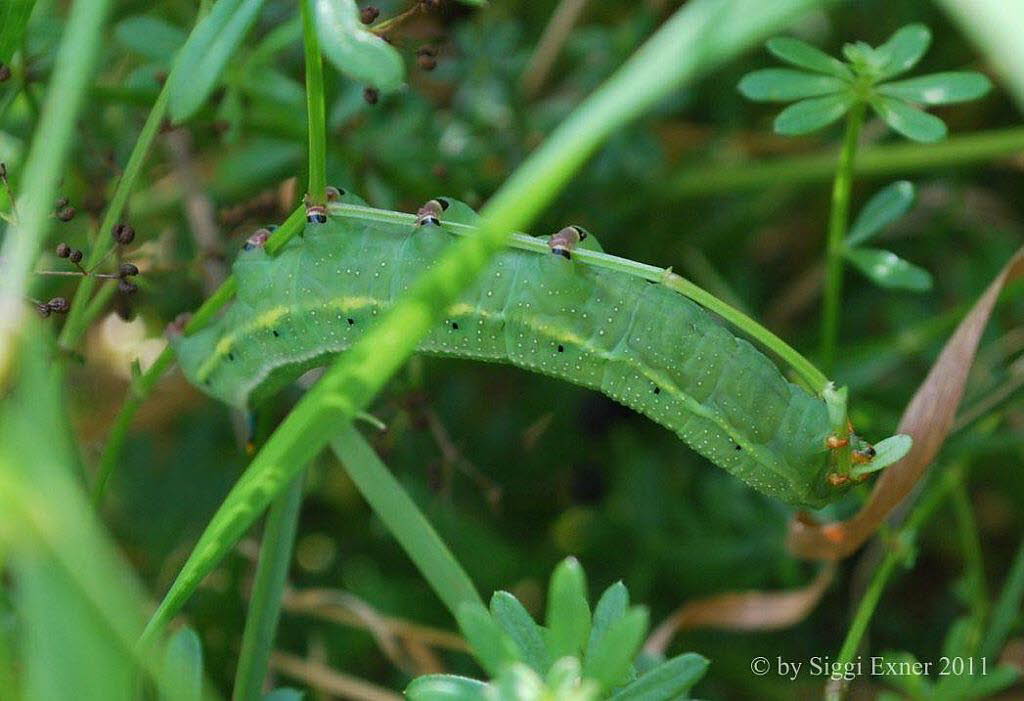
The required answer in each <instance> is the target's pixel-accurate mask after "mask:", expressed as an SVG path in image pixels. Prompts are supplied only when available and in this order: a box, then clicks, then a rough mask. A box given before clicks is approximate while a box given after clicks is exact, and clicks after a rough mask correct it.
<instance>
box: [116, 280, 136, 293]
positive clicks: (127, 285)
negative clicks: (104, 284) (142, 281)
mask: <svg viewBox="0 0 1024 701" xmlns="http://www.w3.org/2000/svg"><path fill="white" fill-rule="evenodd" d="M117 289H119V290H121V291H122V292H124V293H125V294H126V295H130V294H131V293H132V292H135V290H137V289H139V286H138V285H136V284H135V283H132V282H128V281H127V280H123V279H122V280H119V281H118V283H117Z"/></svg>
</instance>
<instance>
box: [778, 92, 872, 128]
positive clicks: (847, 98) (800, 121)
mask: <svg viewBox="0 0 1024 701" xmlns="http://www.w3.org/2000/svg"><path fill="white" fill-rule="evenodd" d="M852 104H853V97H852V96H851V95H849V94H848V93H840V94H837V95H826V96H825V97H812V98H810V99H807V100H801V101H800V102H794V103H793V104H792V105H790V106H789V107H787V108H786V109H784V110H782V112H780V113H779V116H777V117H776V118H775V124H774V127H775V131H776V132H777V133H779V134H786V135H789V136H795V135H797V134H807V133H808V132H812V131H816V130H818V129H821V128H822V127H826V126H828V125H829V124H831V123H832V122H834V121H836V120H837V119H839V118H840V117H842V116H843V115H844V114H846V111H847V110H848V109H850V105H852Z"/></svg>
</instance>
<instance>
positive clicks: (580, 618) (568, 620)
mask: <svg viewBox="0 0 1024 701" xmlns="http://www.w3.org/2000/svg"><path fill="white" fill-rule="evenodd" d="M547 624H548V648H549V649H550V650H551V656H552V658H553V659H556V660H557V659H558V658H560V657H565V656H566V655H573V656H576V657H579V655H580V654H581V652H582V651H583V646H584V644H586V642H587V638H588V636H589V635H590V605H589V604H588V603H587V581H586V576H585V575H584V574H583V568H582V567H581V566H580V563H579V561H578V560H577V559H576V558H574V557H567V558H565V559H564V560H562V562H561V563H560V564H559V565H558V567H556V568H555V572H554V574H553V575H551V585H550V587H549V589H548V611H547Z"/></svg>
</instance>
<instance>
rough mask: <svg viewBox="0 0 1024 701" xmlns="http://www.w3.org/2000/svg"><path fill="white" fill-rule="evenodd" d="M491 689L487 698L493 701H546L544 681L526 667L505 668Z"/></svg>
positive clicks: (513, 666)
mask: <svg viewBox="0 0 1024 701" xmlns="http://www.w3.org/2000/svg"><path fill="white" fill-rule="evenodd" d="M491 687H492V688H491V689H489V690H488V691H489V692H490V693H488V697H489V698H490V699H493V700H494V701H546V699H545V693H544V692H545V691H546V689H545V688H544V681H543V680H542V679H541V678H540V677H538V676H537V673H536V672H534V671H533V670H532V669H530V668H529V667H527V666H526V665H521V664H517V665H512V666H509V667H506V668H505V670H504V671H503V672H502V673H501V675H500V676H499V677H498V678H497V679H495V680H494V681H493V682H492V683H491ZM494 692H497V693H496V694H495V693H494ZM566 701H568V699H567V700H566Z"/></svg>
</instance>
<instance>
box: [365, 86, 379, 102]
mask: <svg viewBox="0 0 1024 701" xmlns="http://www.w3.org/2000/svg"><path fill="white" fill-rule="evenodd" d="M363 99H364V100H366V102H367V104H370V105H376V104H377V100H379V99H380V91H379V90H377V88H366V89H365V90H363Z"/></svg>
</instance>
